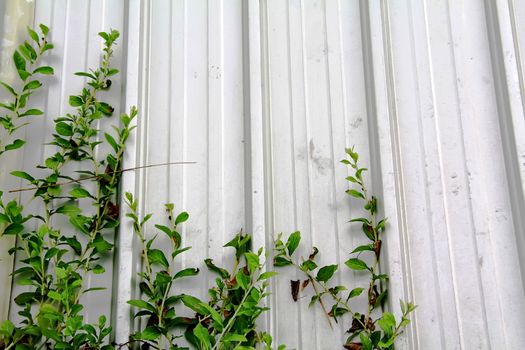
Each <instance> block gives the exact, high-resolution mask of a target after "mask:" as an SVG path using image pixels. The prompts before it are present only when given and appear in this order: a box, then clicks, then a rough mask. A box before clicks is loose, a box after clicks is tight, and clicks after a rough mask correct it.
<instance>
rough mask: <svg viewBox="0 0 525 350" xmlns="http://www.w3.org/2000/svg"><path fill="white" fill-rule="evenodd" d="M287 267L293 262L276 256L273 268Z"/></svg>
mask: <svg viewBox="0 0 525 350" xmlns="http://www.w3.org/2000/svg"><path fill="white" fill-rule="evenodd" d="M287 265H292V262H291V261H290V260H288V259H287V258H285V257H282V256H276V257H275V258H273V266H277V267H282V266H287Z"/></svg>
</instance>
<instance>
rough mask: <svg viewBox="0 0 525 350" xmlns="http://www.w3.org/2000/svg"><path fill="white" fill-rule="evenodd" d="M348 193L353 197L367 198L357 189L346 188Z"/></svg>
mask: <svg viewBox="0 0 525 350" xmlns="http://www.w3.org/2000/svg"><path fill="white" fill-rule="evenodd" d="M346 193H347V194H348V195H350V196H352V197H356V198H361V199H365V196H364V195H363V194H362V193H361V192H359V191H357V190H346Z"/></svg>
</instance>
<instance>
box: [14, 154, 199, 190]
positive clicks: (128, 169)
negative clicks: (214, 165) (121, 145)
mask: <svg viewBox="0 0 525 350" xmlns="http://www.w3.org/2000/svg"><path fill="white" fill-rule="evenodd" d="M177 164H197V162H169V163H159V164H150V165H142V166H137V167H133V168H127V169H122V170H116V171H110V172H108V173H106V174H105V175H110V174H113V173H119V172H120V173H123V172H125V171H131V170H137V169H145V168H154V167H158V166H165V165H177ZM100 177H101V175H93V176H88V177H83V178H81V179H76V180H69V181H65V182H57V183H51V184H48V185H42V186H39V187H26V188H19V189H16V190H11V191H9V193H16V192H25V191H32V190H38V189H39V188H46V187H50V186H62V185H69V184H71V183H78V182H80V181H86V180H93V179H97V178H100Z"/></svg>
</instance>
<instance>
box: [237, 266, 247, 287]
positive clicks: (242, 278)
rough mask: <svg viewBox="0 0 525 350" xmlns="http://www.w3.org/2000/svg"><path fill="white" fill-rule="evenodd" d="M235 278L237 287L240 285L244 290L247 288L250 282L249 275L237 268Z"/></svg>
mask: <svg viewBox="0 0 525 350" xmlns="http://www.w3.org/2000/svg"><path fill="white" fill-rule="evenodd" d="M235 280H236V281H237V284H238V285H239V287H241V288H242V289H244V290H247V289H248V286H249V284H250V277H249V276H246V275H245V274H244V271H243V270H242V269H241V270H239V271H238V272H237V274H236V275H235Z"/></svg>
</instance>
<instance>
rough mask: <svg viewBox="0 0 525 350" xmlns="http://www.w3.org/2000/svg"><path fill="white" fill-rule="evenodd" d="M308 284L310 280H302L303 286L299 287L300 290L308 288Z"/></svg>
mask: <svg viewBox="0 0 525 350" xmlns="http://www.w3.org/2000/svg"><path fill="white" fill-rule="evenodd" d="M309 283H310V280H304V281H303V284H302V286H301V290H304V289H305V288H306V287H308V284H309Z"/></svg>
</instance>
